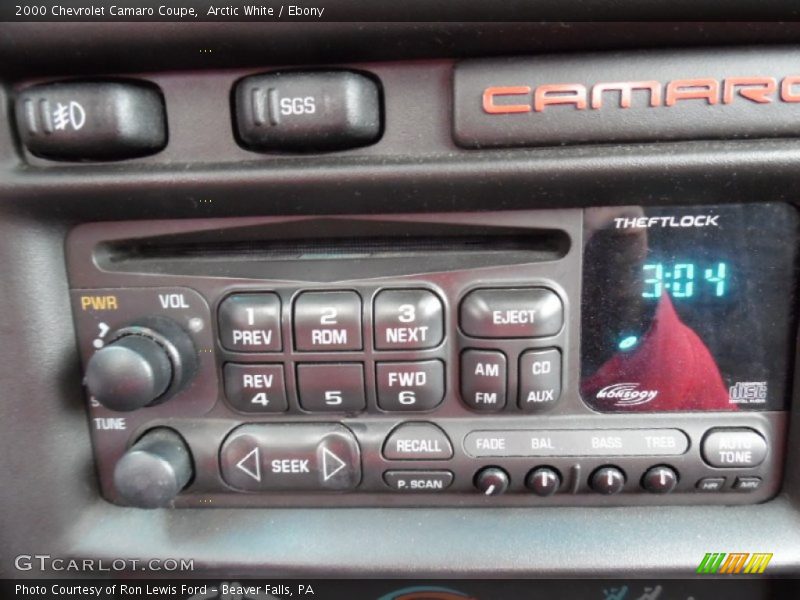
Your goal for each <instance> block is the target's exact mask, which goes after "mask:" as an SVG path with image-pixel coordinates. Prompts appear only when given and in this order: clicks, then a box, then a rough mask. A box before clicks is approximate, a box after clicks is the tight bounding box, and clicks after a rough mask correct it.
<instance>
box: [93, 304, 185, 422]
mask: <svg viewBox="0 0 800 600" xmlns="http://www.w3.org/2000/svg"><path fill="white" fill-rule="evenodd" d="M109 339H110V340H111V341H110V343H108V344H107V345H106V346H104V347H103V348H101V349H100V350H98V351H97V352H95V353H94V354H93V355H92V357H91V359H89V363H88V364H87V365H86V376H85V378H84V383H85V385H86V387H87V389H88V390H89V394H90V395H91V396H92V397H93V398H94V399H95V400H97V401H98V402H99V403H100V404H102V405H103V406H105V407H106V408H110V409H111V410H116V411H120V412H128V411H132V410H136V409H137V408H142V407H144V406H149V405H152V404H159V403H161V402H163V401H164V400H167V399H168V398H169V397H170V396H172V395H173V394H175V393H176V392H178V391H179V390H180V389H181V388H183V387H184V386H185V385H186V383H187V382H188V381H189V379H191V377H192V376H193V375H194V372H195V370H196V368H197V353H196V351H195V349H194V344H193V343H192V339H191V337H189V334H188V333H186V332H185V331H184V330H183V329H181V327H180V326H179V325H178V324H177V323H175V322H174V321H172V320H171V319H168V318H166V317H152V318H149V319H145V320H142V321H141V322H139V323H137V324H135V325H131V326H129V327H125V328H123V329H120V330H118V331H115V332H114V333H113V334H112V335H111V336H110V338H109Z"/></svg>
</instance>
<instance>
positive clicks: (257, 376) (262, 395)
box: [224, 363, 289, 413]
mask: <svg viewBox="0 0 800 600" xmlns="http://www.w3.org/2000/svg"><path fill="white" fill-rule="evenodd" d="M224 376H225V397H226V398H227V399H228V402H229V403H230V404H231V406H233V408H235V409H236V410H240V411H242V412H258V413H263V412H267V413H274V412H284V411H285V410H286V409H287V408H288V407H289V405H288V403H287V400H286V382H285V380H284V376H283V365H281V364H276V365H258V364H246V365H245V364H233V363H228V364H227V365H225V370H224Z"/></svg>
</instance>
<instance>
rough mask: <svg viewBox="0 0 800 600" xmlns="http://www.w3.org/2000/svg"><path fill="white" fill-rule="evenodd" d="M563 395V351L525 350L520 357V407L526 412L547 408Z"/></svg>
mask: <svg viewBox="0 0 800 600" xmlns="http://www.w3.org/2000/svg"><path fill="white" fill-rule="evenodd" d="M560 397H561V352H559V351H558V350H556V349H553V348H551V349H549V350H533V351H530V352H525V353H524V354H523V355H522V356H520V359H519V407H520V408H521V409H522V410H524V411H525V412H540V411H543V410H547V409H549V408H551V407H552V406H553V405H555V403H556V402H558V399H559V398H560Z"/></svg>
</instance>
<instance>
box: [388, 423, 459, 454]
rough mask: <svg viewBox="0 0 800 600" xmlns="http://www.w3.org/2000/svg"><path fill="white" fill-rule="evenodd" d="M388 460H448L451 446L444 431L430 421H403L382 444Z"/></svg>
mask: <svg viewBox="0 0 800 600" xmlns="http://www.w3.org/2000/svg"><path fill="white" fill-rule="evenodd" d="M383 456H384V457H385V458H388V459H389V460H448V459H450V458H452V457H453V446H452V445H451V444H450V440H449V439H448V437H447V435H446V434H445V432H444V431H442V430H441V429H439V428H438V427H437V426H436V425H434V424H432V423H405V424H403V425H400V426H399V427H397V428H396V429H395V430H394V431H392V433H390V434H389V437H388V438H387V439H386V443H385V444H384V445H383Z"/></svg>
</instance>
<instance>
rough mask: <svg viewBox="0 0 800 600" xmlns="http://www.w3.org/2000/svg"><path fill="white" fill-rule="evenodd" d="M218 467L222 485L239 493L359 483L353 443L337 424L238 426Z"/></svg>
mask: <svg viewBox="0 0 800 600" xmlns="http://www.w3.org/2000/svg"><path fill="white" fill-rule="evenodd" d="M220 463H221V466H222V476H223V478H224V479H225V481H226V482H227V483H228V484H229V485H230V486H232V487H234V488H237V489H240V490H245V491H268V490H274V491H281V490H317V491H325V490H351V489H353V488H355V487H356V486H357V485H358V483H359V482H360V480H361V454H360V451H359V447H358V442H357V441H356V438H355V436H354V435H353V433H352V432H351V431H350V430H349V429H347V428H346V427H344V426H343V425H339V424H337V423H303V424H295V423H288V424H268V425H243V426H241V427H239V428H238V429H235V430H234V431H233V433H231V434H230V435H229V436H228V438H227V439H226V440H225V442H224V444H223V445H222V449H221V450H220Z"/></svg>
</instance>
